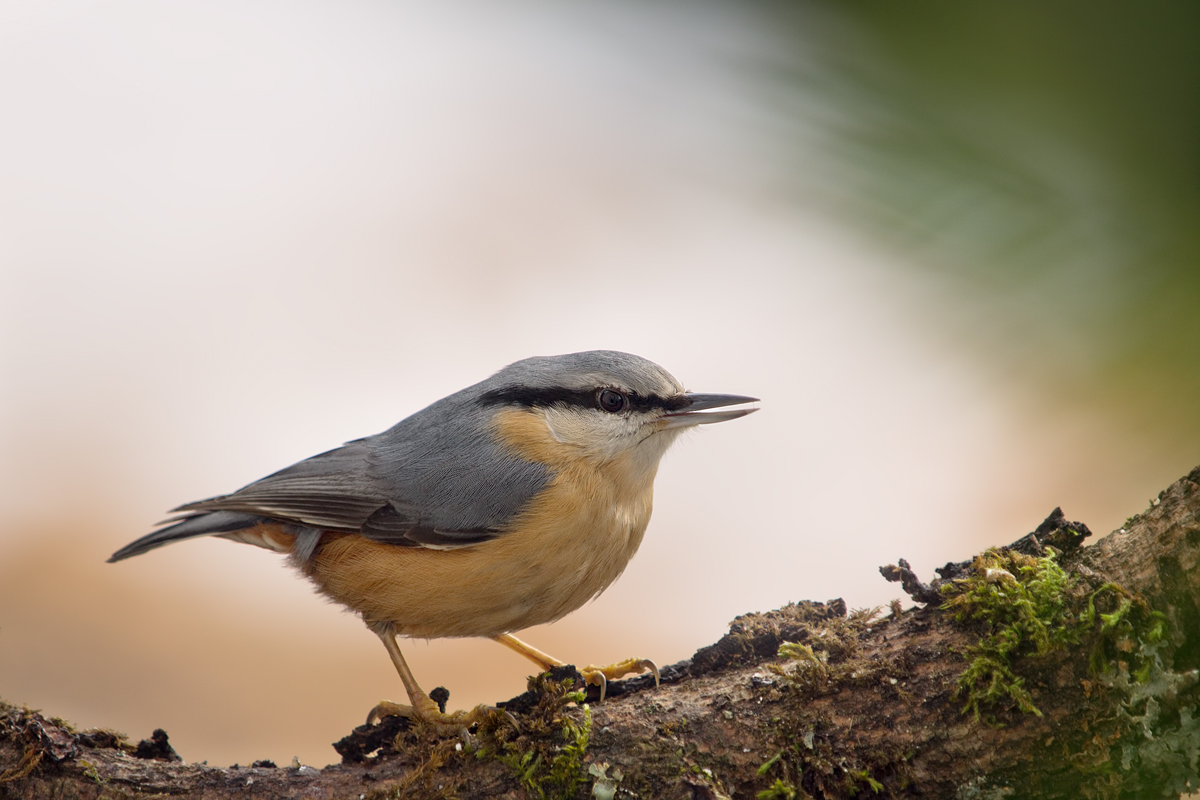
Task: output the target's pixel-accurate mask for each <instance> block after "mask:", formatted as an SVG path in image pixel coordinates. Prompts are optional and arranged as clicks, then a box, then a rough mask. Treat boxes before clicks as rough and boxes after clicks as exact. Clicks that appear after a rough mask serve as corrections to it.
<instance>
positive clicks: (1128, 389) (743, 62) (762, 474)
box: [0, 0, 1200, 766]
mask: <svg viewBox="0 0 1200 800" xmlns="http://www.w3.org/2000/svg"><path fill="white" fill-rule="evenodd" d="M1198 16H1200V6H1198V5H1197V4H1195V3H1191V2H1174V3H1171V2H1163V3H1152V4H1136V5H1131V4H1125V3H1115V2H1114V3H1095V2H1088V3H1086V4H1085V3H1054V4H1043V3H1022V2H1008V3H970V4H967V3H949V2H940V3H930V2H924V3H922V2H917V3H904V4H897V3H887V2H868V3H855V4H848V3H835V2H816V1H813V0H810V1H808V2H789V3H765V2H741V3H733V2H701V3H697V2H687V3H685V2H650V3H647V2H633V0H628V1H626V2H614V0H608V1H607V2H595V1H593V0H580V1H579V2H572V3H551V2H548V0H524V2H520V1H518V2H510V3H504V4H496V3H488V2H484V1H483V0H451V1H450V2H444V3H437V4H432V3H410V2H382V0H378V1H375V2H372V1H371V0H347V2H341V3H336V4H334V3H320V2H282V0H275V1H274V2H272V0H250V1H249V2H247V1H246V0H239V2H228V1H225V2H222V1H221V0H206V1H205V2H178V3H170V4H161V3H144V2H120V1H119V0H117V1H115V2H107V3H92V2H73V3H72V2H57V1H53V2H45V1H44V0H41V1H39V2H34V1H33V0H25V1H23V0H14V1H13V2H7V3H5V4H4V5H3V6H2V7H0V116H2V118H3V125H0V696H3V697H4V699H6V700H8V701H10V702H17V703H27V704H29V705H31V706H34V707H38V708H42V709H44V710H45V711H46V712H47V713H48V714H53V715H61V716H64V717H67V718H69V719H71V720H73V721H74V722H75V723H77V724H79V725H81V726H99V725H103V726H109V727H114V728H117V729H119V730H122V731H125V732H126V733H128V734H129V735H131V736H132V737H133V738H134V739H135V740H136V739H139V738H143V737H146V736H148V735H149V734H150V732H151V730H152V729H153V728H156V727H163V728H165V729H166V730H167V731H168V733H169V734H170V737H171V742H172V743H173V744H174V745H175V747H176V748H177V749H178V751H179V752H180V754H181V755H182V756H183V757H184V758H185V759H186V760H189V761H201V760H207V761H208V762H209V763H211V764H218V765H228V764H232V763H235V762H236V763H241V764H247V763H249V762H251V761H253V760H255V759H264V758H270V759H273V760H275V761H276V762H277V763H280V764H283V763H287V762H289V761H290V760H291V758H292V757H293V756H299V757H300V759H301V760H302V761H304V762H305V763H309V764H313V765H315V766H322V765H324V764H326V763H331V762H335V761H336V760H337V755H336V754H335V753H334V752H333V750H332V749H331V748H330V747H329V743H330V742H332V741H334V740H335V739H337V738H340V737H341V736H343V735H345V734H346V733H348V732H349V731H350V729H351V728H352V727H353V726H354V725H356V724H359V723H360V722H361V721H362V719H363V718H364V716H365V714H366V712H367V710H368V709H369V708H370V707H371V706H372V705H374V704H375V703H376V702H377V701H378V700H380V699H383V698H394V699H398V700H399V699H403V690H402V688H401V686H400V683H399V680H398V679H397V677H396V675H395V673H394V671H393V669H392V667H391V665H390V663H389V661H388V659H387V657H386V655H385V653H384V651H383V648H382V647H380V645H379V643H378V641H377V640H376V639H375V637H374V636H372V635H371V634H369V633H368V632H367V631H366V630H365V629H364V628H363V626H362V625H361V623H360V622H359V621H358V620H357V619H355V618H353V617H352V616H350V615H348V614H345V613H343V612H341V611H340V610H338V609H337V608H335V607H333V606H331V605H329V604H327V603H326V602H325V601H323V600H322V599H320V598H319V597H317V596H316V595H314V594H313V593H312V591H311V590H310V589H309V587H308V585H307V584H306V583H305V582H304V581H303V580H301V579H299V578H297V577H296V576H295V575H294V574H293V573H291V572H290V571H289V570H288V569H286V568H285V567H284V566H282V565H281V563H280V559H279V558H278V557H276V556H274V555H272V554H270V553H268V552H266V551H263V550H258V549H255V548H250V547H245V546H241V545H234V544H231V543H229V542H224V541H195V542H190V543H186V544H181V545H177V546H174V547H169V548H165V549H162V550H158V551H155V552H153V553H151V554H148V555H146V556H142V557H139V558H137V559H133V560H131V561H127V562H122V563H120V564H116V565H109V564H105V563H104V559H105V558H107V557H108V555H109V554H111V553H112V552H113V551H114V550H116V549H117V548H118V547H120V546H122V545H124V544H126V543H127V542H129V541H131V540H132V539H134V538H136V537H138V536H140V535H142V534H143V533H145V532H147V531H148V530H149V529H150V528H151V526H152V525H153V523H155V522H157V521H158V520H160V519H162V518H163V517H164V516H165V511H166V509H169V508H172V507H174V506H176V505H178V504H180V503H183V502H186V501H190V500H195V499H199V498H203V497H208V496H211V495H215V494H220V493H225V492H228V491H231V490H233V489H236V488H238V487H239V486H242V485H244V484H246V483H248V482H250V481H253V480H255V479H257V478H259V477H262V476H264V475H266V474H267V473H269V472H272V471H274V470H276V469H278V468H280V467H283V466H286V465H288V464H290V463H292V462H294V461H297V460H299V459H301V458H305V457H307V456H310V455H313V454H315V453H318V452H321V451H323V450H326V449H329V448H331V447H334V446H336V445H338V444H340V443H341V442H343V441H345V440H347V439H352V438H356V437H359V436H363V435H366V434H370V433H374V432H376V431H379V430H382V429H384V428H387V427H389V426H390V425H392V424H393V423H395V422H396V421H398V420H399V419H401V418H402V417H404V416H407V415H408V414H410V413H412V412H414V411H417V410H418V409H420V408H422V407H423V406H425V405H427V404H428V403H430V402H432V401H434V400H436V399H438V398H440V397H442V396H444V395H445V394H448V393H449V392H452V391H454V390H457V389H459V388H462V387H464V386H466V385H468V384H471V383H474V382H475V381H478V380H481V379H482V378H484V377H486V376H487V375H489V374H490V373H492V372H494V371H495V370H496V369H498V368H500V367H501V366H503V365H505V364H507V363H509V362H511V361H514V360H517V359H519V358H523V357H525V356H529V355H534V354H551V353H562V352H570V351H575V350H580V349H589V348H614V349H621V350H628V351H632V352H635V353H638V354H640V355H643V356H646V357H648V358H650V359H652V360H654V361H657V362H659V363H661V364H663V365H664V366H666V367H667V368H668V369H669V370H671V371H672V372H673V373H674V374H675V375H676V376H677V377H679V378H680V379H681V380H682V381H683V382H684V383H685V384H686V385H687V386H688V387H689V388H691V389H693V390H699V391H706V392H735V393H744V394H753V395H756V396H758V397H761V398H762V410H761V411H760V412H759V413H758V414H755V415H753V416H751V417H749V418H746V419H744V420H739V421H737V422H732V423H728V424H724V425H718V426H712V427H710V428H707V429H703V430H699V431H697V432H696V433H695V434H693V435H691V436H690V437H689V438H687V439H686V440H685V441H683V442H681V443H680V444H678V445H676V446H675V448H674V449H673V450H672V451H671V452H670V453H668V455H667V457H666V459H665V460H664V463H663V466H662V469H661V471H660V475H659V479H658V483H657V496H656V512H655V517H654V520H653V522H652V523H651V527H650V530H649V531H648V533H647V536H646V540H645V543H644V545H643V547H642V551H641V553H640V554H639V556H638V557H637V558H636V559H635V560H634V561H633V563H632V564H631V565H630V567H629V569H628V570H627V572H626V574H625V575H624V576H623V578H622V579H621V580H620V581H618V582H617V584H615V585H614V586H613V587H612V588H611V589H610V590H609V591H608V592H607V593H606V594H605V595H603V596H602V597H600V598H599V599H598V600H597V601H596V602H594V603H593V604H591V605H589V606H587V607H586V608H584V609H582V610H581V611H579V612H577V613H575V614H573V615H571V616H570V617H568V618H566V619H565V620H563V621H561V622H559V623H557V624H555V625H552V626H548V627H544V628H541V629H534V630H531V631H528V632H527V635H526V636H525V638H527V639H528V640H529V641H531V642H532V643H533V644H535V645H536V646H537V647H540V648H542V649H544V650H547V651H549V652H551V653H555V654H557V655H558V656H560V657H562V658H564V659H566V660H568V661H573V662H575V663H589V662H598V663H608V662H610V661H613V660H616V659H620V658H624V657H627V656H630V655H640V656H648V657H652V658H654V659H656V660H657V661H658V662H659V663H660V664H667V663H671V662H673V661H676V660H678V659H681V658H685V657H688V656H690V655H691V654H692V653H693V652H694V651H695V649H696V648H698V647H700V646H702V645H705V644H708V643H710V642H712V641H714V640H715V639H716V638H717V637H719V636H720V635H721V634H722V633H723V632H724V631H725V629H726V625H727V624H728V622H729V621H730V620H731V619H732V618H733V617H734V616H735V615H737V614H740V613H743V612H748V611H755V610H767V609H771V608H775V607H778V606H779V605H781V604H783V603H786V602H788V601H791V600H799V599H804V598H808V599H816V600H824V599H827V598H832V597H839V596H840V597H844V598H845V599H846V601H847V602H848V603H849V604H850V605H851V606H852V607H865V606H873V605H878V604H884V603H887V601H888V600H890V599H891V598H893V597H897V596H899V595H900V590H899V588H898V587H897V586H896V585H895V584H887V583H885V582H884V581H883V580H882V578H880V576H879V574H878V572H877V568H878V567H879V566H880V565H881V564H885V563H889V562H893V561H895V559H896V558H897V557H901V556H903V557H906V558H908V559H909V560H910V561H911V562H912V563H913V565H914V567H915V568H916V569H917V570H918V571H919V572H920V573H921V574H922V575H925V576H932V572H933V569H934V567H936V566H939V565H941V564H943V563H945V562H946V561H949V560H960V559H964V558H967V557H969V556H970V555H971V554H972V553H973V552H975V551H977V550H979V549H981V548H983V547H985V546H987V545H993V544H1004V543H1008V542H1010V541H1012V540H1014V539H1016V538H1017V537H1019V536H1021V535H1023V534H1025V533H1027V532H1028V531H1030V530H1032V529H1033V528H1034V527H1035V526H1036V525H1037V524H1038V523H1039V522H1040V521H1041V520H1042V519H1043V518H1044V517H1045V516H1046V515H1047V514H1048V513H1049V512H1050V511H1051V510H1052V509H1053V508H1054V507H1055V506H1056V505H1061V506H1062V507H1063V509H1064V511H1065V513H1066V515H1067V517H1068V518H1070V519H1073V520H1081V521H1083V522H1086V523H1087V524H1088V525H1090V526H1091V527H1092V529H1093V530H1094V531H1096V532H1097V533H1100V534H1102V533H1105V532H1107V531H1109V530H1112V529H1114V528H1117V527H1120V525H1121V524H1122V522H1123V521H1124V520H1125V519H1126V518H1127V517H1128V516H1131V515H1133V514H1135V513H1137V512H1139V511H1141V510H1142V509H1144V508H1145V507H1146V505H1147V503H1148V501H1149V500H1150V499H1151V498H1152V497H1153V496H1154V495H1155V494H1156V493H1157V492H1158V491H1159V490H1160V489H1163V488H1165V487H1166V486H1167V485H1168V484H1170V483H1171V482H1172V481H1174V480H1175V479H1177V478H1178V477H1180V476H1181V475H1183V474H1184V473H1186V472H1187V471H1188V470H1189V469H1190V468H1192V467H1193V466H1195V465H1196V464H1197V463H1200V414H1197V408H1198V407H1200V313H1197V309H1198V308H1200V270H1198V269H1197V266H1198V264H1200V259H1198V258H1197V256H1198V253H1200V247H1198V238H1200V224H1198V223H1200V214H1198V213H1197V212H1198V205H1200V199H1198V198H1200V195H1198V192H1197V188H1198V185H1200V184H1198V176H1200V160H1198V151H1197V142H1198V141H1200V140H1198V136H1197V134H1198V132H1200V124H1198V123H1200V91H1198V86H1197V84H1198V82H1200V39H1198V38H1197V37H1196V35H1195V32H1196V30H1198V29H1200V27H1198V24H1197V23H1198V22H1200V20H1198V19H1197V17H1198ZM404 649H405V652H406V654H407V655H408V657H409V660H410V662H411V663H412V665H413V667H414V669H415V671H416V673H417V676H418V678H419V679H420V680H421V681H422V683H423V684H424V686H425V687H426V688H427V689H431V688H433V687H434V686H437V685H444V686H446V687H447V688H449V689H450V692H451V705H453V706H456V707H468V706H471V705H474V704H476V703H479V702H491V701H496V700H502V699H506V698H508V697H512V696H513V695H515V694H517V693H519V692H520V691H521V690H522V689H523V688H524V681H525V675H526V674H527V673H528V672H529V665H528V664H527V663H526V662H525V661H524V660H522V659H520V658H519V657H518V656H516V655H515V654H512V653H510V652H508V651H507V650H504V649H503V648H500V647H497V646H496V645H495V644H493V643H490V642H486V641H447V640H443V641H434V642H431V643H426V642H424V641H418V642H411V643H408V644H407V645H406V646H405V648H404Z"/></svg>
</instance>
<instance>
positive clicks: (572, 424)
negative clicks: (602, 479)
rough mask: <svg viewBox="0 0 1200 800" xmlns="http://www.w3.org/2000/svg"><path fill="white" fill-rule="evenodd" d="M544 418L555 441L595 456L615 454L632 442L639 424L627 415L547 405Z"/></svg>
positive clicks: (629, 445) (612, 456) (610, 456)
mask: <svg viewBox="0 0 1200 800" xmlns="http://www.w3.org/2000/svg"><path fill="white" fill-rule="evenodd" d="M545 420H546V427H547V428H548V429H549V431H550V435H551V436H553V437H554V440H555V441H557V442H561V443H562V444H566V445H571V446H574V447H579V448H582V449H583V450H584V451H586V452H587V454H588V455H590V456H595V457H599V458H615V457H616V456H618V455H620V454H621V452H622V451H624V450H625V449H627V448H629V447H631V446H632V445H634V444H635V443H636V437H637V434H638V428H639V426H638V425H637V423H635V422H633V421H631V420H630V419H628V418H627V417H623V416H620V415H617V414H599V413H596V412H591V411H582V410H579V409H567V408H554V407H551V408H547V409H546V411H545Z"/></svg>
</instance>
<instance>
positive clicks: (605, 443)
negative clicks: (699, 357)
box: [479, 350, 757, 470]
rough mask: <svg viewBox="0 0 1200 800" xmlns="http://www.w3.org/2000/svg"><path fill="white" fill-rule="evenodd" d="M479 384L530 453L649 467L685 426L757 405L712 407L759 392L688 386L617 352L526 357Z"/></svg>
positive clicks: (503, 430) (500, 421)
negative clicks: (743, 393) (710, 390)
mask: <svg viewBox="0 0 1200 800" xmlns="http://www.w3.org/2000/svg"><path fill="white" fill-rule="evenodd" d="M480 388H481V389H482V392H481V394H480V399H479V401H480V403H481V404H483V405H485V406H489V407H492V408H493V409H494V411H495V419H496V421H497V427H498V429H499V431H500V434H501V436H502V437H503V438H504V439H505V440H506V441H508V442H509V443H510V444H512V445H514V446H515V447H516V448H517V449H518V450H520V451H522V452H524V453H526V454H530V453H532V452H535V451H536V452H541V451H545V450H547V449H550V450H554V451H556V452H557V453H559V454H562V453H566V454H569V457H573V458H581V459H587V460H589V461H593V462H599V463H605V462H613V461H616V460H618V459H620V460H622V461H627V462H632V463H636V464H641V465H644V466H645V467H647V468H649V469H651V470H653V468H654V467H656V466H657V464H658V460H659V459H660V458H661V457H662V454H663V453H664V452H666V450H667V448H668V447H669V446H670V445H671V443H672V442H673V441H675V438H676V437H677V436H678V435H679V434H680V433H681V432H682V431H683V430H684V429H686V428H690V427H694V426H696V425H704V424H707V423H712V422H724V421H725V420H730V419H737V418H738V417H743V416H745V415H746V414H749V413H751V412H752V411H755V410H757V409H756V408H737V409H725V410H721V411H714V410H712V409H723V408H725V407H726V406H733V405H744V404H746V403H754V402H757V398H754V397H744V396H741V395H733V394H696V393H693V392H688V391H686V390H685V389H684V388H683V385H682V384H681V383H680V382H679V381H677V380H676V379H675V378H674V376H672V375H671V373H669V372H667V371H666V370H665V369H663V368H662V367H660V366H658V365H657V364H655V363H654V362H652V361H647V360H646V359H644V358H641V357H640V356H635V355H632V354H630V353H620V352H616V351H612V350H591V351H588V352H583V353H570V354H567V355H559V356H539V357H535V358H527V359H524V360H522V361H518V362H516V363H515V364H510V365H509V366H507V367H505V368H504V369H502V370H501V371H500V372H498V373H496V374H495V375H493V376H492V377H491V378H490V379H488V380H487V381H485V382H484V384H482V385H481V386H480ZM559 457H561V455H560V456H559ZM537 460H539V461H555V460H558V458H557V457H552V458H547V457H540V458H537Z"/></svg>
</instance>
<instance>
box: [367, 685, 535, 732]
mask: <svg viewBox="0 0 1200 800" xmlns="http://www.w3.org/2000/svg"><path fill="white" fill-rule="evenodd" d="M493 714H504V715H505V716H506V717H507V718H508V720H509V721H510V722H511V723H512V724H513V725H514V726H515V725H516V724H517V722H516V720H515V719H513V716H512V714H509V713H508V712H507V711H501V710H500V709H497V708H492V707H491V706H487V705H479V706H475V708H472V709H471V710H470V711H452V712H450V713H449V714H447V713H446V712H444V711H442V710H441V709H440V708H438V704H437V703H435V702H434V701H433V700H431V699H430V698H429V697H428V696H425V695H424V694H422V695H421V696H418V697H416V698H414V702H413V704H412V705H411V706H406V705H404V704H403V703H393V702H392V701H391V700H381V701H380V702H379V703H378V704H376V706H375V707H374V708H372V709H371V711H370V713H368V714H367V724H368V725H374V724H375V723H376V722H379V721H380V720H382V719H383V718H384V717H407V718H408V719H411V720H419V721H421V722H423V723H425V724H426V725H428V726H429V727H430V729H431V730H432V731H433V733H434V734H435V735H437V736H462V737H466V736H468V734H469V732H470V730H471V728H472V727H473V726H475V725H477V724H478V723H480V722H482V721H483V720H485V719H487V718H488V717H490V716H492V715H493Z"/></svg>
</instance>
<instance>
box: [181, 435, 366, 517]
mask: <svg viewBox="0 0 1200 800" xmlns="http://www.w3.org/2000/svg"><path fill="white" fill-rule="evenodd" d="M365 443H366V440H363V439H360V440H358V441H355V442H350V443H348V444H346V445H344V446H343V447H339V448H337V449H336V450H330V451H328V452H326V453H321V454H320V455H318V456H313V457H312V458H309V459H306V460H304V461H301V462H300V463H298V464H293V465H292V466H290V467H288V468H287V469H283V470H280V471H279V472H276V473H275V474H273V475H268V476H267V477H265V478H263V479H262V480H259V481H255V482H254V483H252V484H250V485H249V486H245V487H243V488H241V489H239V490H238V491H236V492H234V493H233V494H227V495H221V496H220V497H212V498H209V499H208V500H199V501H197V502H195V503H188V504H186V505H182V506H180V507H179V508H176V509H173V510H172V513H182V512H186V513H191V514H196V513H205V512H212V511H241V512H246V513H249V514H257V515H260V516H263V517H268V518H271V519H278V520H286V521H288V522H294V523H298V524H300V525H306V526H309V527H313V528H323V529H327V530H341V531H357V530H359V528H361V527H362V525H363V523H364V522H366V521H367V519H368V518H369V517H370V516H371V514H373V513H375V511H376V510H378V509H379V508H381V507H383V506H385V505H387V498H386V497H383V496H382V495H381V494H379V493H378V492H377V491H373V487H372V486H371V485H370V481H369V479H368V478H367V477H366V467H367V447H366V444H365Z"/></svg>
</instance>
